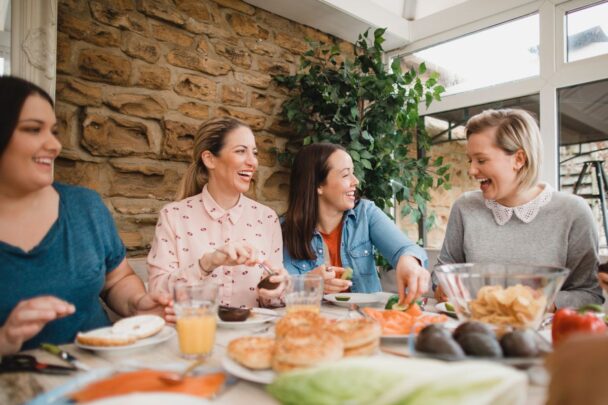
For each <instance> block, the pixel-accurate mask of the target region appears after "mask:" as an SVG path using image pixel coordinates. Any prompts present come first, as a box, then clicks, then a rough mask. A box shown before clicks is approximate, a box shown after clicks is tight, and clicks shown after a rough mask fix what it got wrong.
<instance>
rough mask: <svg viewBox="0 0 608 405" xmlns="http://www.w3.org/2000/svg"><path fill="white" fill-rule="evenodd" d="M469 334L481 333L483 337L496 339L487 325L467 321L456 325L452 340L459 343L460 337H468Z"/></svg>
mask: <svg viewBox="0 0 608 405" xmlns="http://www.w3.org/2000/svg"><path fill="white" fill-rule="evenodd" d="M469 333H481V334H484V335H488V336H491V337H493V338H494V339H495V338H496V335H495V334H494V331H493V330H492V328H491V327H490V326H489V325H487V324H485V323H482V322H477V321H469V322H464V323H461V324H460V325H458V327H457V328H456V330H455V331H454V339H456V341H457V342H459V341H460V338H461V336H463V335H468V334H469Z"/></svg>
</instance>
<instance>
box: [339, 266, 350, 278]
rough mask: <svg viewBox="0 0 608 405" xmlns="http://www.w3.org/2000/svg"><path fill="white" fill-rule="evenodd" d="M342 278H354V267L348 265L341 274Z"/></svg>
mask: <svg viewBox="0 0 608 405" xmlns="http://www.w3.org/2000/svg"><path fill="white" fill-rule="evenodd" d="M340 278H341V279H342V280H352V279H353V269H351V268H350V267H346V268H345V269H344V272H343V273H342V275H341V276H340Z"/></svg>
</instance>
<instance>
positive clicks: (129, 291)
mask: <svg viewBox="0 0 608 405" xmlns="http://www.w3.org/2000/svg"><path fill="white" fill-rule="evenodd" d="M145 294H146V288H145V286H144V283H143V282H142V281H141V279H140V278H139V277H138V276H137V275H136V274H130V275H128V276H126V277H124V278H122V279H121V280H120V281H118V282H117V283H116V284H114V285H113V286H112V288H110V290H108V292H107V293H106V297H105V301H106V304H107V305H108V306H109V307H110V308H111V309H112V310H113V311H114V312H116V313H117V314H119V315H121V316H131V315H135V313H136V308H137V303H138V302H139V300H140V299H141V298H142V297H143V296H144V295H145Z"/></svg>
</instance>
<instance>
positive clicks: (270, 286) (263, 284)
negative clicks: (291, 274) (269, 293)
mask: <svg viewBox="0 0 608 405" xmlns="http://www.w3.org/2000/svg"><path fill="white" fill-rule="evenodd" d="M273 275H274V274H271V275H269V276H266V277H264V278H263V279H262V280H260V282H259V283H258V288H263V289H265V290H274V289H275V288H277V287H278V286H279V285H281V283H273V282H272V281H270V277H272V276H273Z"/></svg>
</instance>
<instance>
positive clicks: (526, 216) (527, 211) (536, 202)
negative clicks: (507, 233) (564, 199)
mask: <svg viewBox="0 0 608 405" xmlns="http://www.w3.org/2000/svg"><path fill="white" fill-rule="evenodd" d="M541 185H542V186H544V189H543V191H541V193H540V194H539V195H537V196H536V198H534V199H533V200H531V201H528V202H527V203H525V204H524V205H520V206H518V207H505V206H504V205H502V204H499V203H497V202H496V201H494V200H485V202H486V207H488V208H489V209H490V210H492V214H493V215H494V220H495V221H496V223H497V224H498V225H504V224H506V223H507V222H509V220H510V219H511V217H512V216H513V212H515V216H516V217H517V218H519V219H521V220H522V222H524V223H526V224H529V223H530V222H532V220H533V219H534V218H536V216H537V215H538V212H539V211H540V209H541V207H543V206H545V205H547V203H548V202H549V201H551V196H552V195H553V191H554V190H553V187H551V186H550V185H549V184H547V183H541Z"/></svg>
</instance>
